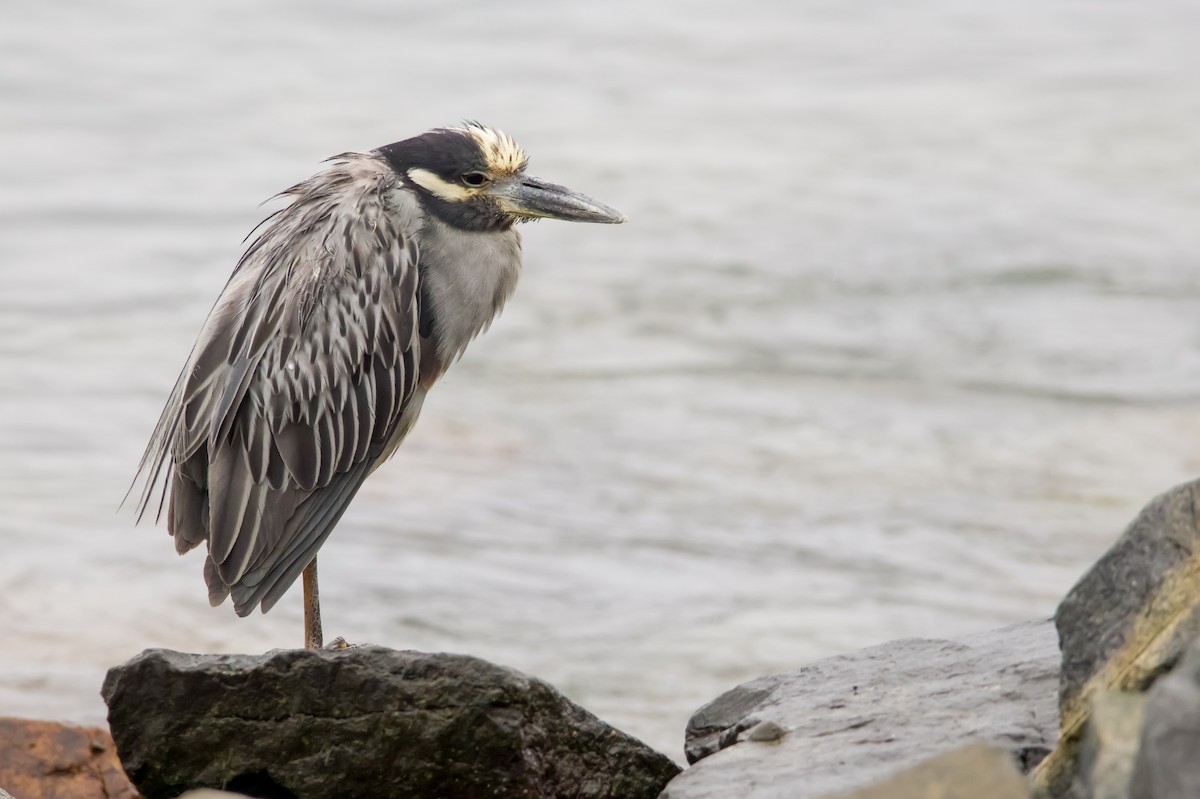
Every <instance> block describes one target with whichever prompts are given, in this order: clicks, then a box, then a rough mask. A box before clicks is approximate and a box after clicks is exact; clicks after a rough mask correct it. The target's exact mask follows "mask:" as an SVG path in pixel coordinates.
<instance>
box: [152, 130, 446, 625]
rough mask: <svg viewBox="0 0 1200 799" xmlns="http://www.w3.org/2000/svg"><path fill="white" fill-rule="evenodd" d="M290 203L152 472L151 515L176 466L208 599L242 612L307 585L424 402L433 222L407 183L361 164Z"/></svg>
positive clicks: (206, 345)
mask: <svg viewBox="0 0 1200 799" xmlns="http://www.w3.org/2000/svg"><path fill="white" fill-rule="evenodd" d="M284 196H286V197H288V198H290V200H291V202H290V203H289V204H288V205H287V206H286V207H284V208H283V209H281V210H280V211H277V212H276V213H275V214H273V215H272V216H271V217H269V218H268V219H267V220H266V221H265V222H264V223H263V225H262V226H260V229H261V232H260V233H259V234H258V236H257V238H255V239H254V240H253V241H252V243H251V244H250V246H249V247H248V249H247V250H246V253H245V254H244V255H243V257H242V259H241V261H240V262H239V263H238V265H237V268H236V269H235V270H234V273H233V275H232V276H231V278H230V280H229V282H228V283H227V284H226V286H225V289H224V290H223V291H222V293H221V296H220V298H219V299H218V300H217V303H216V305H215V306H214V307H213V309H212V311H211V312H210V314H209V317H208V320H207V321H206V322H205V324H204V327H203V329H202V330H201V333H200V336H199V339H198V340H197V343H196V345H195V348H194V349H193V351H192V354H191V356H190V358H189V359H188V363H187V366H186V367H185V368H184V370H183V373H182V374H181V375H180V377H179V380H178V381H177V383H176V386H175V389H174V391H173V392H172V395H171V398H170V400H169V401H168V403H167V406H166V408H165V409H164V411H163V414H162V417H161V418H160V420H159V423H158V426H157V428H156V430H155V432H154V436H153V437H152V440H151V442H150V445H149V447H148V448H147V450H146V454H145V455H144V457H143V460H142V465H141V472H140V473H145V474H146V475H147V476H148V479H147V485H146V490H145V492H144V494H143V496H142V499H141V508H142V510H143V511H144V510H145V508H146V506H147V504H148V503H149V502H150V501H151V498H152V494H153V493H154V483H155V482H156V480H157V477H158V475H159V472H160V471H161V469H162V467H163V466H164V465H167V464H168V463H169V464H170V465H171V468H170V471H169V475H168V482H169V484H170V503H169V506H168V509H167V518H168V528H169V530H170V532H171V534H172V535H173V536H175V543H176V548H177V549H178V550H179V551H180V552H185V551H187V550H189V549H191V548H193V547H195V546H198V545H199V544H201V543H204V542H206V541H207V542H208V550H209V552H208V560H207V562H206V564H205V578H206V580H207V582H208V586H209V599H210V600H211V601H212V603H213V604H219V603H220V602H222V601H223V600H224V599H225V597H226V596H227V595H229V593H230V592H231V591H232V594H233V600H234V607H235V609H236V611H237V612H238V613H239V614H240V615H245V614H247V613H249V612H250V611H251V610H253V609H254V607H255V606H257V605H259V604H260V603H261V605H262V607H263V610H264V611H265V610H268V609H269V608H270V607H271V606H272V605H273V604H274V603H275V602H276V601H277V600H278V598H279V597H280V596H281V595H282V594H283V592H284V591H286V589H287V588H288V587H289V586H290V585H291V584H292V582H294V581H295V579H296V577H297V576H298V575H299V574H300V571H301V570H302V569H303V568H304V566H305V565H307V563H308V562H309V561H310V560H311V559H312V557H313V556H314V555H315V554H316V550H317V549H318V548H319V547H320V546H321V544H322V543H323V542H324V540H325V538H326V537H327V536H328V535H329V533H330V531H331V530H332V529H333V526H334V525H335V524H336V523H337V521H338V519H339V518H340V517H341V514H342V512H343V511H344V510H345V509H346V506H347V505H348V504H349V502H350V500H351V499H352V498H353V496H354V494H355V492H356V491H357V490H358V488H359V486H360V485H361V484H362V481H363V480H364V479H365V477H366V475H367V474H368V473H369V472H370V471H371V469H372V468H373V466H374V465H375V464H376V462H378V461H379V460H380V459H381V458H382V457H385V456H386V454H389V452H390V450H391V449H394V447H395V444H397V443H398V440H399V438H400V437H402V433H403V432H407V429H408V428H409V427H411V424H412V422H413V421H414V420H415V416H416V413H417V411H418V410H419V408H420V403H421V399H422V397H423V395H424V389H423V388H421V387H420V386H419V385H418V378H419V369H420V362H421V349H422V348H421V335H420V330H419V328H420V308H419V305H420V297H421V291H420V287H419V268H418V252H417V245H416V241H417V236H418V234H419V230H420V227H421V225H422V223H423V219H422V215H421V214H420V212H419V209H418V208H417V206H416V204H415V202H413V200H412V199H411V196H410V195H408V194H407V193H405V192H404V191H403V189H402V187H401V186H400V185H399V180H398V178H397V176H396V175H395V173H394V172H392V171H391V170H389V169H388V167H387V165H386V164H385V163H384V162H383V161H381V160H380V159H379V158H378V157H377V156H376V155H374V154H347V155H344V156H340V157H338V158H337V159H334V161H333V163H332V165H331V166H330V167H329V168H328V169H327V170H326V171H324V172H322V173H321V174H318V175H317V176H315V177H313V178H311V179H310V180H308V181H305V182H303V183H300V184H298V185H296V186H294V187H292V188H291V189H289V190H288V191H286V192H284ZM164 490H166V485H165V484H164ZM160 510H161V504H160Z"/></svg>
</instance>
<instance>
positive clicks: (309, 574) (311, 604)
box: [303, 557, 324, 649]
mask: <svg viewBox="0 0 1200 799" xmlns="http://www.w3.org/2000/svg"><path fill="white" fill-rule="evenodd" d="M303 575H304V648H305V649H320V648H321V645H322V643H324V641H323V638H324V636H322V634H321V597H320V594H319V593H318V591H317V559H316V558H315V557H314V558H313V559H312V562H310V563H309V564H308V565H307V566H305V567H304V571H303Z"/></svg>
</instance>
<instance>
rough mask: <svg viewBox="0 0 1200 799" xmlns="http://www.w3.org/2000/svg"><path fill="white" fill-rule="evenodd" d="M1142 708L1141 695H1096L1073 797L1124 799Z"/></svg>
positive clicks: (1113, 692) (1139, 729)
mask: <svg viewBox="0 0 1200 799" xmlns="http://www.w3.org/2000/svg"><path fill="white" fill-rule="evenodd" d="M1144 710H1145V697H1143V696H1142V695H1141V694H1134V693H1126V692H1124V691H1106V692H1105V693H1102V694H1098V695H1097V696H1096V698H1095V699H1094V700H1093V702H1092V711H1091V714H1090V715H1089V717H1088V723H1087V730H1086V732H1085V733H1084V737H1083V748H1082V750H1081V751H1080V755H1079V776H1078V778H1077V779H1076V782H1077V785H1076V788H1075V795H1076V796H1085V797H1088V799H1127V797H1128V796H1129V781H1130V777H1131V775H1132V774H1133V762H1134V757H1135V756H1136V755H1137V751H1138V737H1139V735H1140V734H1141V730H1142V718H1143V716H1144Z"/></svg>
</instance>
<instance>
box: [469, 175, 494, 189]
mask: <svg viewBox="0 0 1200 799" xmlns="http://www.w3.org/2000/svg"><path fill="white" fill-rule="evenodd" d="M489 180H491V178H489V177H488V176H487V175H485V174H484V173H482V172H468V173H467V174H465V175H463V176H462V182H463V183H465V184H467V185H468V186H473V187H475V188H478V187H480V186H485V185H487V182H488V181H489Z"/></svg>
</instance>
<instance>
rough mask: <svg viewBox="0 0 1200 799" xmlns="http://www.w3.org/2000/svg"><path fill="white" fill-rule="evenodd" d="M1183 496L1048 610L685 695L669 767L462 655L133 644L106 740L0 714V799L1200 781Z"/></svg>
mask: <svg viewBox="0 0 1200 799" xmlns="http://www.w3.org/2000/svg"><path fill="white" fill-rule="evenodd" d="M1198 510H1200V481H1198V482H1193V483H1188V484H1185V485H1182V486H1178V487H1176V488H1174V489H1171V490H1170V491H1168V492H1166V493H1165V494H1163V495H1161V496H1159V497H1157V498H1156V499H1155V500H1153V501H1152V502H1151V503H1150V504H1149V505H1148V506H1147V507H1146V508H1145V509H1144V510H1143V511H1142V513H1141V514H1140V515H1139V516H1138V517H1137V519H1135V520H1134V522H1133V523H1132V524H1131V525H1130V526H1129V528H1128V529H1127V530H1126V531H1125V532H1124V533H1123V534H1122V535H1121V537H1120V538H1119V540H1118V541H1117V542H1116V543H1115V544H1114V545H1113V547H1112V548H1111V549H1110V550H1109V551H1108V552H1107V553H1106V554H1105V555H1104V556H1103V557H1102V558H1101V559H1100V560H1099V561H1098V562H1097V563H1096V564H1095V565H1094V566H1093V567H1092V569H1091V570H1089V571H1088V573H1087V574H1086V575H1085V576H1084V577H1083V578H1082V579H1081V580H1080V581H1079V583H1078V584H1077V585H1076V586H1075V587H1074V588H1073V589H1072V590H1071V591H1070V593H1069V594H1068V595H1067V597H1066V598H1065V599H1064V600H1063V602H1062V604H1061V605H1060V606H1059V609H1058V612H1057V613H1056V614H1055V617H1054V619H1053V620H1040V621H1030V622H1027V623H1024V624H1017V625H1013V626H1010V627H1005V628H1002V629H999V630H994V631H991V632H988V633H983V634H980V635H975V636H970V637H967V638H963V639H959V640H956V641H941V640H903V641H893V642H891V643H887V644H882V645H880V646H875V647H870V648H868V649H865V650H862V651H860V652H857V653H854V654H851V655H844V656H839V657H834V658H828V659H826V660H822V661H818V662H816V663H812V664H809V665H806V666H803V667H801V668H798V669H796V670H794V671H791V672H787V673H784V674H777V675H771V676H766V677H762V678H759V679H757V680H753V681H750V682H748V683H745V684H743V685H740V686H737V687H734V688H732V689H731V690H729V691H727V692H726V693H724V694H722V695H721V696H720V697H717V698H716V699H714V700H713V701H712V702H710V703H708V704H707V705H705V706H704V707H702V708H700V709H699V710H698V711H697V712H696V713H695V714H694V715H693V717H692V719H691V721H690V722H689V724H688V727H687V730H686V732H685V751H686V754H687V758H688V762H689V767H688V768H686V769H684V770H682V771H680V769H679V767H678V766H677V765H676V764H675V763H673V762H672V761H671V760H670V759H669V758H667V757H666V756H664V755H662V754H660V753H658V752H655V751H653V750H652V749H650V748H649V747H646V746H645V745H644V744H642V743H641V742H639V741H637V740H636V739H634V738H632V737H630V736H628V735H626V734H625V733H622V732H621V731H619V730H616V729H614V728H612V727H611V726H609V725H607V724H605V723H604V722H602V721H600V720H599V719H597V718H596V717H595V716H593V715H592V714H590V713H588V712H587V711H586V710H584V709H583V708H580V707H579V706H578V705H575V704H574V703H572V702H570V701H569V700H567V699H566V698H565V697H563V696H562V695H561V694H560V693H559V692H558V691H557V690H555V689H554V688H553V687H551V686H549V685H547V684H546V683H544V682H542V681H540V680H538V679H536V678H534V677H529V676H526V675H523V674H520V673H519V672H516V671H514V670H512V669H507V668H504V667H501V666H496V665H493V664H490V663H487V662H485V661H482V660H479V659H476V658H471V657H466V656H462V655H446V654H436V655H431V654H424V653H418V652H399V651H396V650H391V649H386V648H383V647H364V648H358V649H350V650H341V651H320V652H306V651H299V650H280V651H276V652H270V653H267V654H265V655H259V656H249V655H244V656H230V655H223V656H217V655H185V654H181V653H177V652H167V651H163V650H149V651H147V652H144V653H142V654H141V655H139V656H137V657H136V658H134V659H133V660H131V661H129V662H128V663H125V664H123V665H121V666H117V667H115V668H113V669H112V670H111V671H110V672H109V675H108V677H107V679H106V680H105V683H104V688H103V695H104V698H105V701H106V702H107V703H108V706H109V725H110V729H111V733H112V737H111V738H110V737H109V736H108V732H106V731H104V730H100V729H87V728H81V727H73V726H71V725H59V724H53V723H50V722H40V721H23V720H16V719H0V799H3V797H4V796H5V793H4V792H5V791H7V792H8V794H10V795H11V796H12V797H14V799H40V798H41V797H61V799H73V798H74V797H80V798H81V799H85V798H86V799H91V797H109V798H110V799H118V798H119V799H131V798H132V797H135V796H137V795H139V793H138V792H139V791H140V795H142V796H145V797H147V798H148V799H159V797H162V798H163V799H173V797H176V796H180V795H181V794H184V793H186V792H188V791H191V790H193V789H224V790H231V791H236V792H239V793H240V794H241V795H245V796H253V797H263V799H287V798H288V797H302V798H304V799H307V798H308V797H358V796H363V797H366V796H372V797H381V796H398V797H399V796H411V797H424V796H429V797H444V798H445V799H453V798H454V797H483V796H504V797H518V798H519V797H560V796H561V797H594V798H595V799H607V798H608V797H611V798H612V799H617V797H621V798H622V799H626V798H628V799H641V797H645V799H653V797H660V799H702V798H704V799H708V798H709V797H711V798H712V799H716V797H756V798H757V797H761V798H762V799H768V798H770V799H774V797H789V799H805V798H806V797H812V799H852V798H853V799H874V798H876V797H897V798H898V799H916V798H917V797H927V798H928V799H933V797H940V798H941V799H955V797H963V798H964V799H966V797H971V799H1125V798H1126V797H1128V798H1129V799H1167V798H1168V797H1170V798H1172V799H1174V797H1180V798H1181V799H1182V798H1184V797H1200V757H1197V753H1198V752H1200V558H1198V553H1200V546H1198V545H1197V542H1198V541H1200V512H1198ZM118 754H119V756H120V759H119V763H118V761H117V755H118ZM122 767H123V769H124V771H123V772H122ZM135 785H136V790H135V788H134V786H135ZM209 795H212V794H211V792H210V793H209Z"/></svg>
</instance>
